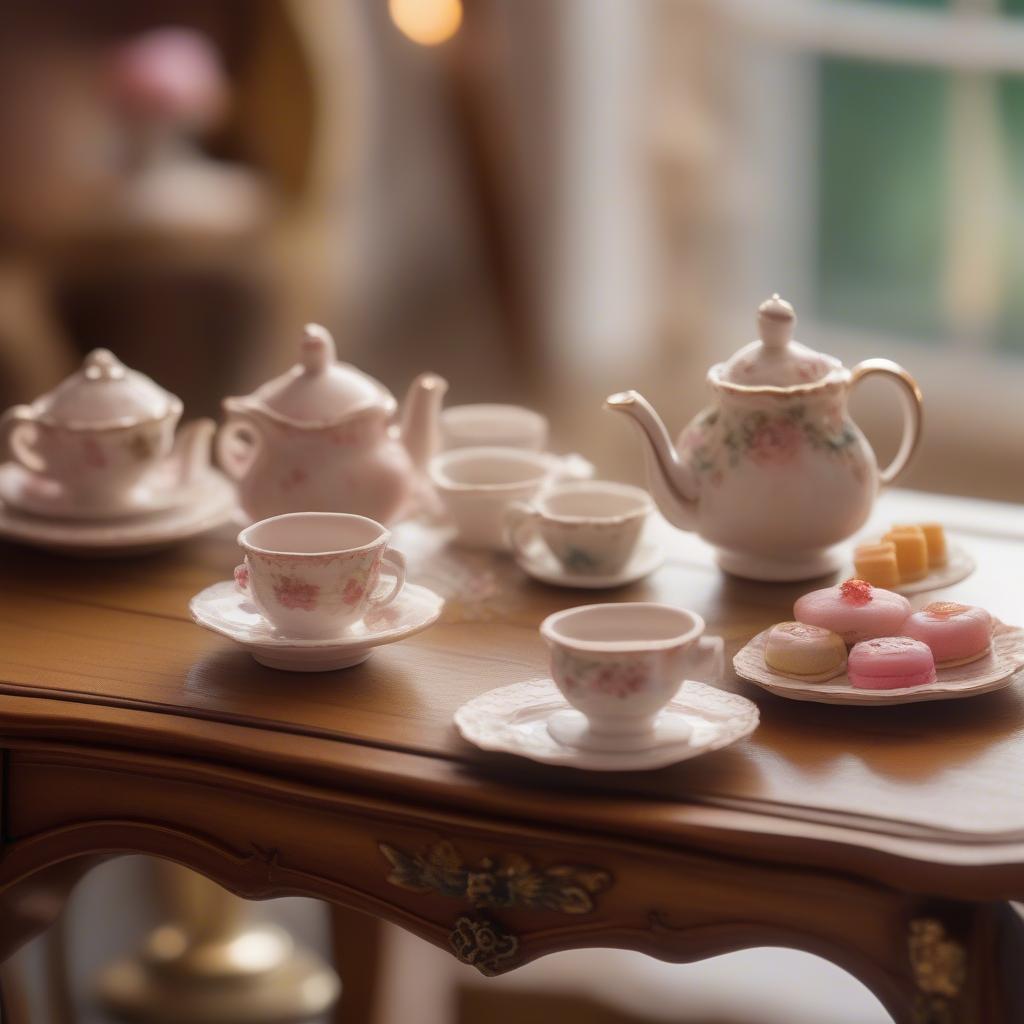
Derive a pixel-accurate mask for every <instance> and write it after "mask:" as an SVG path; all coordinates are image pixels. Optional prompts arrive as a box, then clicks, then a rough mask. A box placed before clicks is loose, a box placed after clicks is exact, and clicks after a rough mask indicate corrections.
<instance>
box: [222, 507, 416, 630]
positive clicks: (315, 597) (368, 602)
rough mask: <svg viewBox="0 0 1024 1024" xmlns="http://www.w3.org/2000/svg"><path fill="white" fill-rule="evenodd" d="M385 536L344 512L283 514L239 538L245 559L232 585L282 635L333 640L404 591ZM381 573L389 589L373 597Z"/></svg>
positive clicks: (397, 559)
mask: <svg viewBox="0 0 1024 1024" xmlns="http://www.w3.org/2000/svg"><path fill="white" fill-rule="evenodd" d="M390 539H391V533H390V531H389V530H388V529H387V528H386V527H384V526H381V524H380V523H378V522H376V521H375V520H373V519H367V518H365V517H364V516H355V515H348V514H347V513H344V512H289V513H287V514H285V515H281V516H274V517H273V518H271V519H264V520H262V521H261V522H258V523H253V525H252V526H249V527H246V529H244V530H243V531H242V532H241V533H240V534H239V535H238V543H239V545H240V546H241V547H242V549H243V550H244V551H245V561H244V562H243V563H242V564H241V565H239V566H238V567H237V568H236V569H235V580H236V582H237V583H238V586H239V587H240V588H241V589H242V590H243V591H245V593H246V594H248V595H249V597H250V598H251V599H252V602H253V604H255V605H256V607H257V608H258V609H259V610H260V612H261V613H262V614H263V616H264V617H265V618H266V619H267V621H268V622H270V623H271V624H272V625H273V626H274V627H275V628H276V629H278V630H279V631H280V632H281V633H282V634H284V635H285V636H288V637H295V638H296V639H302V640H329V639H334V638H336V637H339V636H340V635H341V634H342V633H343V631H344V630H345V627H346V626H350V625H351V624H352V623H354V622H356V621H358V620H359V619H362V618H363V617H364V616H365V615H367V614H368V613H369V612H374V611H378V610H379V609H381V608H383V607H384V606H385V605H388V604H390V603H391V602H392V601H394V599H395V598H396V597H397V596H398V594H399V592H400V591H401V589H402V587H403V586H404V585H405V559H404V558H403V557H402V555H401V553H400V552H398V551H389V550H388V541H389V540H390ZM383 567H387V569H388V571H389V572H390V573H391V575H393V576H394V577H395V582H394V586H392V587H391V589H390V590H388V591H386V592H385V593H384V594H382V595H378V594H376V593H375V591H376V589H377V584H378V582H379V581H380V576H381V570H382V568H383Z"/></svg>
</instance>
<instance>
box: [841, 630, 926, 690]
mask: <svg viewBox="0 0 1024 1024" xmlns="http://www.w3.org/2000/svg"><path fill="white" fill-rule="evenodd" d="M846 674H847V676H849V678H850V684H851V685H852V686H855V687H857V689H859V690H902V689H906V688H908V687H911V686H926V685H927V684H928V683H934V682H935V659H934V658H933V657H932V652H931V649H930V648H929V647H928V645H927V644H924V643H922V642H921V641H920V640H912V639H911V638H910V637H907V636H885V637H878V638H876V639H874V640H864V641H862V642H861V643H859V644H856V645H855V646H854V648H853V650H852V651H850V658H849V661H848V662H847V665H846Z"/></svg>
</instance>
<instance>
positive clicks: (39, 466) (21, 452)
mask: <svg viewBox="0 0 1024 1024" xmlns="http://www.w3.org/2000/svg"><path fill="white" fill-rule="evenodd" d="M34 430H35V417H34V416H33V415H32V410H31V408H30V407H29V406H27V405H13V406H11V408H10V409H8V410H7V412H5V413H4V414H3V416H2V417H0V452H2V450H3V449H4V448H5V447H6V448H8V449H9V450H10V453H11V455H12V457H13V458H14V461H15V462H20V463H21V465H22V466H24V467H25V468H26V469H27V470H30V471H31V472H33V473H45V472H46V462H45V460H44V459H43V457H42V456H41V455H40V454H39V452H38V451H37V450H36V447H35V445H34V444H33V443H32V441H31V440H30V439H29V437H27V436H26V435H28V434H31V433H32V432H33V431H34Z"/></svg>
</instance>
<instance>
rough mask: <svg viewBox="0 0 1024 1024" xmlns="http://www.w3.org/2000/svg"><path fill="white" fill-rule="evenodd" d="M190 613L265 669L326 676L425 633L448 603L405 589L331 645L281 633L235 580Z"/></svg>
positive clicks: (410, 586)
mask: <svg viewBox="0 0 1024 1024" xmlns="http://www.w3.org/2000/svg"><path fill="white" fill-rule="evenodd" d="M188 608H189V611H190V612H191V613H192V618H193V620H194V621H195V622H196V623H197V624H198V625H200V626H202V627H203V628H204V629H209V630H211V631H212V632H214V633H219V634H220V635H221V636H226V637H228V638H229V639H230V640H234V641H235V642H236V643H239V644H242V646H243V647H246V648H247V649H248V650H249V653H250V654H251V655H252V656H253V657H254V658H255V659H256V660H257V661H258V662H259V663H260V664H261V665H266V666H267V667H268V668H280V669H287V670H288V671H291V672H328V671H331V670H332V669H338V668H349V667H350V666H352V665H358V664H359V663H360V662H363V661H366V659H367V658H368V657H369V656H370V655H371V654H372V653H373V649H374V648H375V647H381V646H383V645H384V644H393V643H397V642H398V641H399V640H405V639H407V638H408V637H410V636H415V635H416V634H417V633H422V632H423V630H425V629H426V628H427V627H428V626H431V625H433V624H434V623H435V622H436V621H437V619H438V617H439V616H440V614H441V611H442V609H443V608H444V599H443V598H441V597H439V596H438V595H437V594H435V593H434V592H433V591H432V590H428V589H427V588H426V587H422V586H419V585H418V584H415V583H406V585H405V586H404V587H402V590H401V592H400V593H399V595H398V597H396V598H395V600H394V601H392V602H391V604H389V605H387V606H386V607H384V608H381V609H380V611H378V612H375V613H371V614H370V615H368V616H367V617H366V618H365V619H362V620H360V621H359V622H356V623H354V624H353V625H352V626H350V627H349V628H348V629H346V630H345V632H344V633H343V634H342V635H341V636H339V637H336V638H334V637H332V638H331V639H329V640H301V639H298V638H296V637H288V636H284V635H283V634H281V633H279V632H277V630H276V629H274V627H273V626H272V625H271V624H270V623H269V622H267V620H266V619H265V618H264V617H263V616H262V615H261V614H260V613H259V611H258V610H257V609H256V606H255V605H254V604H253V603H252V602H251V601H250V600H249V597H248V595H246V594H243V593H242V592H241V591H240V590H239V589H238V587H237V586H236V585H235V583H234V581H233V580H225V581H223V582H221V583H214V584H213V586H212V587H207V588H206V589H205V590H203V591H201V592H200V593H198V594H196V596H195V597H193V598H192V600H191V601H190V602H189V606H188Z"/></svg>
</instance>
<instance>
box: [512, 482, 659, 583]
mask: <svg viewBox="0 0 1024 1024" xmlns="http://www.w3.org/2000/svg"><path fill="white" fill-rule="evenodd" d="M653 509H654V503H653V501H651V496H650V495H649V494H648V493H647V492H646V491H644V490H641V488H639V487H631V486H630V485H629V484H618V483H610V482H607V481H603V480H586V481H577V482H573V483H564V484H556V485H555V486H553V487H550V488H548V489H547V490H546V491H543V492H542V493H541V494H538V495H537V497H536V498H534V500H533V502H532V503H531V504H529V505H526V504H515V505H512V506H510V508H509V510H508V513H507V514H506V517H505V522H506V524H507V526H508V537H509V543H510V544H511V546H512V550H513V551H514V552H515V553H516V554H517V555H519V556H520V557H522V558H529V557H530V546H531V542H532V541H533V539H534V538H535V537H536V535H537V534H539V535H540V537H541V539H542V540H543V541H544V543H545V545H547V547H548V548H549V550H550V551H551V553H552V554H553V555H554V556H555V558H557V559H558V561H559V562H560V563H561V565H562V568H563V569H565V571H566V572H569V573H579V574H581V575H586V574H591V575H595V576H611V575H614V574H615V573H617V572H619V571H620V570H622V569H623V568H624V567H625V565H626V563H627V562H628V561H629V560H630V558H631V557H632V555H633V552H634V551H635V550H636V546H637V543H638V542H639V540H640V535H641V534H642V533H643V529H644V524H645V523H646V522H647V519H648V517H649V516H650V514H651V512H652V511H653Z"/></svg>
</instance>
